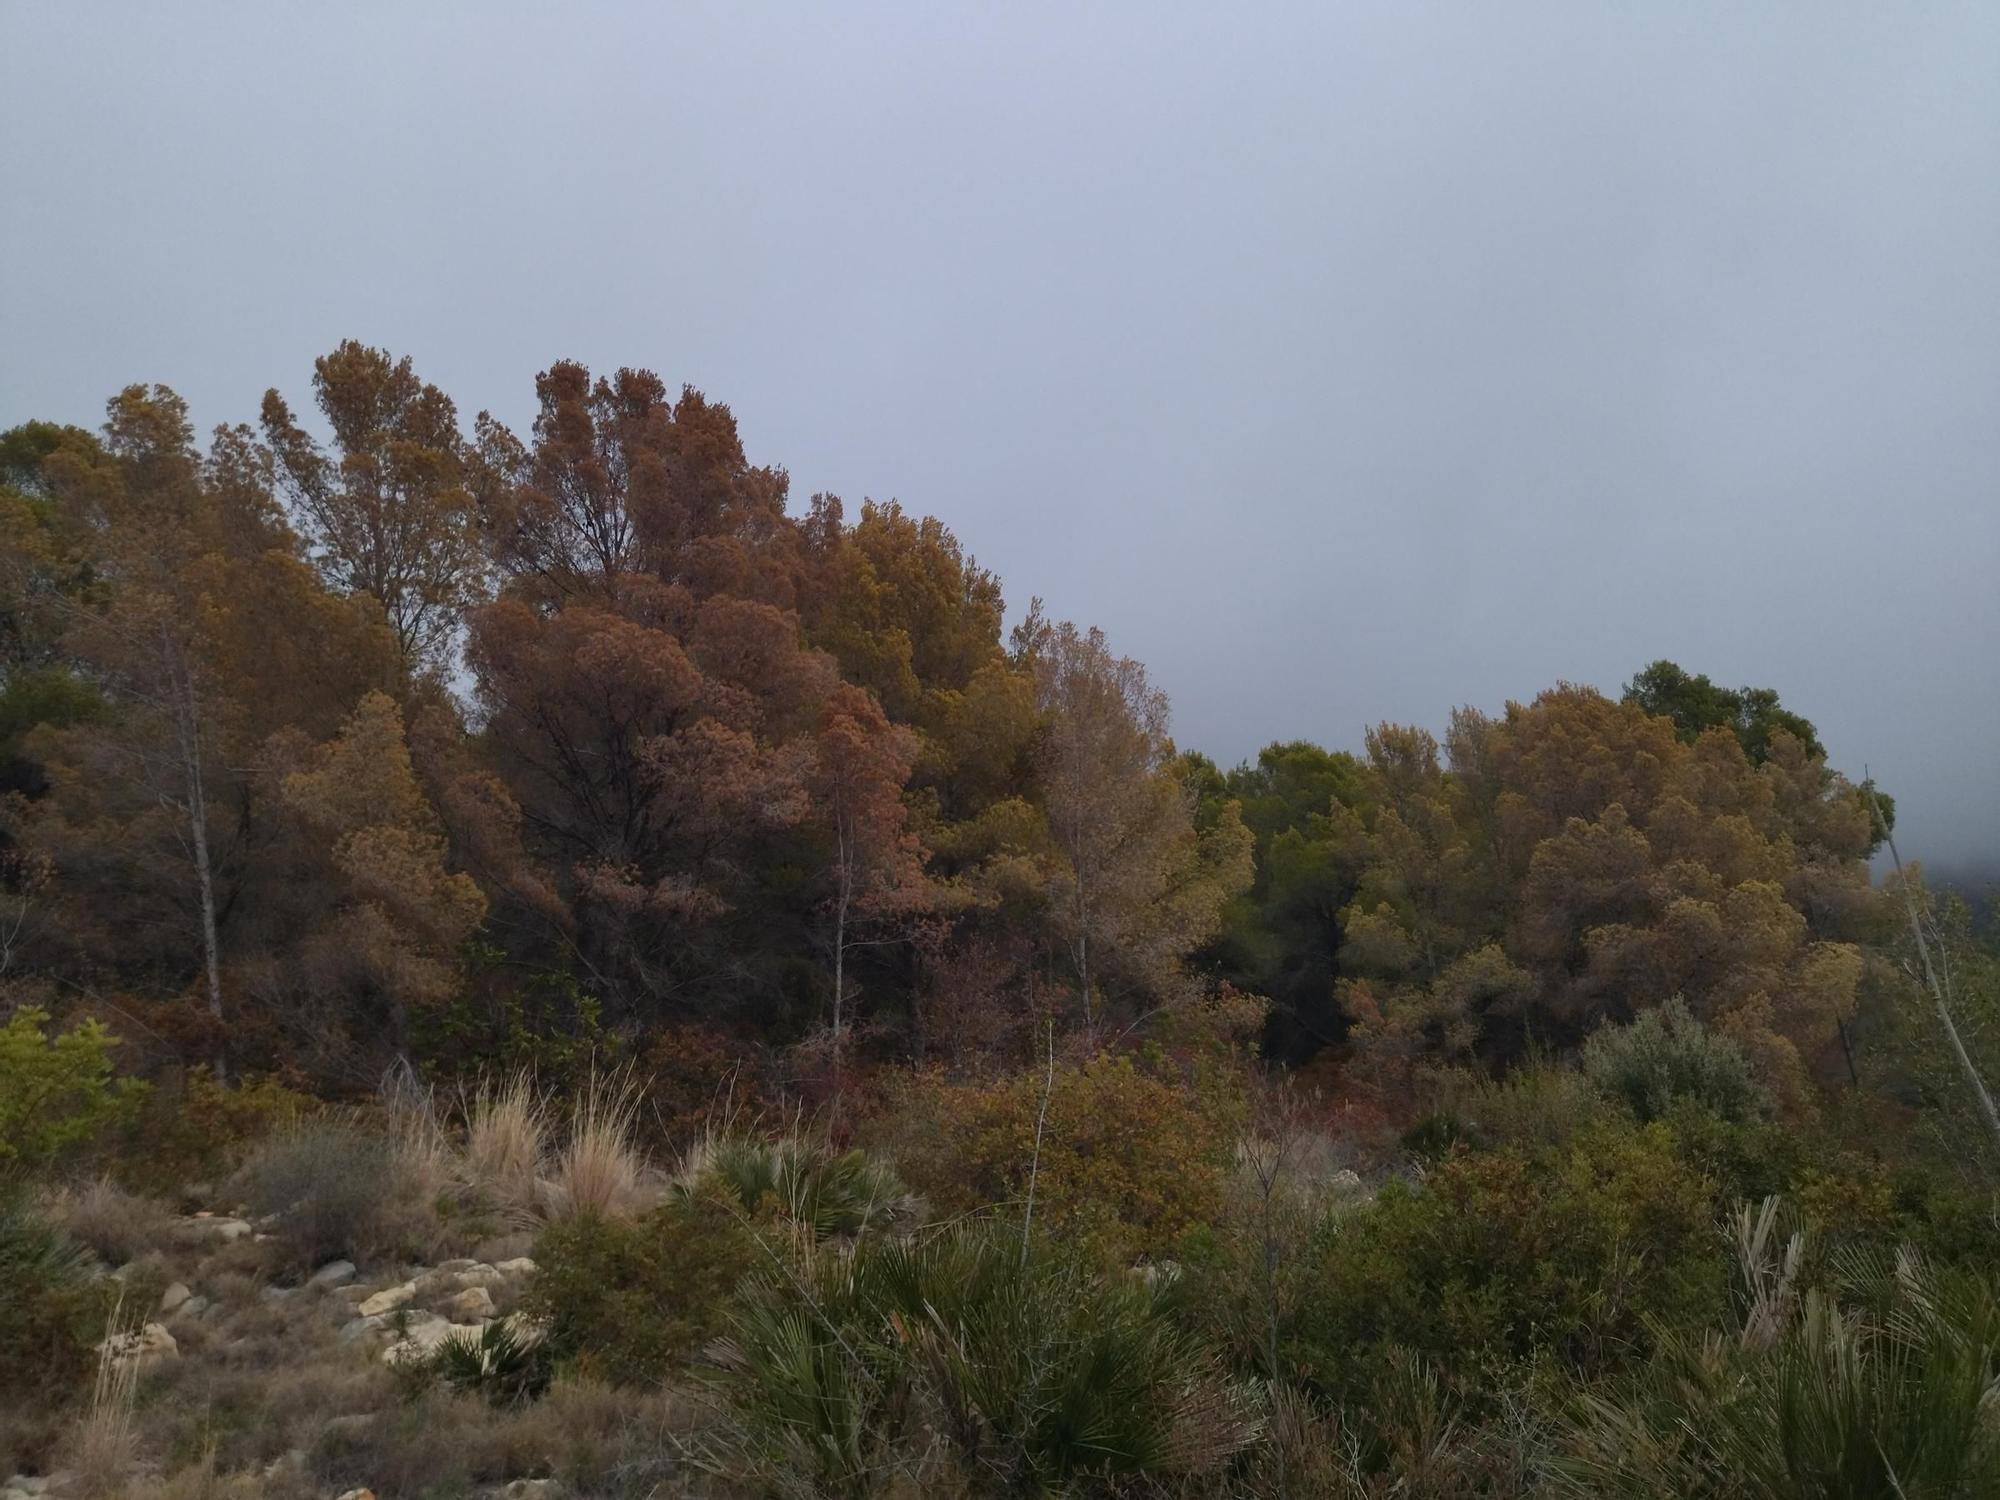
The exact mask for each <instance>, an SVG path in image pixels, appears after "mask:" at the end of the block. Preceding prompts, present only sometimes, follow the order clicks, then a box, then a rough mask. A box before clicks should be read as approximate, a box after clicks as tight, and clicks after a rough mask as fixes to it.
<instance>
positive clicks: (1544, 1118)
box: [1411, 1062, 1615, 1157]
mask: <svg viewBox="0 0 2000 1500" xmlns="http://www.w3.org/2000/svg"><path fill="white" fill-rule="evenodd" d="M1436 1086H1437V1091H1438V1093H1439V1095H1440V1096H1441V1097H1442V1098H1443V1099H1444V1100H1445V1101H1447V1104H1446V1108H1445V1110H1444V1111H1443V1112H1441V1113H1440V1114H1439V1115H1437V1116H1434V1117H1432V1118H1433V1121H1434V1122H1435V1123H1434V1124H1433V1126H1432V1128H1433V1129H1434V1130H1439V1131H1440V1134H1439V1136H1438V1137H1437V1138H1435V1139H1433V1140H1430V1141H1424V1140H1423V1139H1422V1137H1421V1134H1420V1133H1419V1132H1417V1131H1414V1130H1413V1131H1412V1135H1411V1139H1412V1140H1413V1142H1414V1143H1415V1144H1417V1145H1421V1146H1423V1147H1425V1148H1426V1149H1422V1150H1419V1151H1417V1154H1419V1155H1424V1156H1432V1157H1435V1156H1441V1155H1444V1154H1446V1152H1447V1151H1448V1150H1449V1148H1450V1146H1451V1144H1453V1142H1454V1140H1456V1141H1458V1142H1462V1143H1463V1144H1466V1145H1470V1144H1472V1141H1473V1139H1474V1138H1476V1139H1477V1140H1478V1141H1479V1142H1481V1143H1483V1144H1486V1145H1498V1146H1518V1147H1520V1148H1521V1149H1523V1150H1525V1151H1538V1150H1542V1149H1545V1148H1548V1147H1552V1146H1561V1145H1564V1144H1565V1143H1567V1142H1568V1141H1569V1140H1570V1139H1571V1138H1572V1137H1574V1136H1575V1135H1576V1134H1577V1132H1579V1131H1582V1130H1587V1129H1589V1128H1590V1127H1591V1126H1593V1125H1599V1124H1602V1123H1604V1122H1605V1121H1607V1120H1609V1119H1611V1118H1612V1117H1613V1116H1614V1114H1615V1110H1614V1109H1613V1106H1612V1105H1610V1104H1609V1103H1607V1102H1606V1100H1605V1098H1604V1096H1603V1095H1602V1094H1601V1093H1599V1092H1598V1089H1597V1087H1596V1086H1595V1085H1594V1084H1593V1083H1592V1082H1591V1080H1590V1079H1588V1078H1586V1077H1585V1076H1584V1075H1583V1074H1582V1073H1580V1072H1579V1071H1577V1070H1576V1069H1575V1068H1570V1067H1557V1066H1554V1065H1551V1064H1548V1063H1539V1062H1537V1063H1529V1064H1527V1065H1524V1066H1522V1067H1518V1068H1514V1069H1512V1070H1511V1071H1509V1072H1508V1073H1507V1074H1506V1075H1505V1076H1504V1077H1502V1078H1498V1079H1494V1078H1488V1077H1486V1076H1484V1075H1482V1074H1477V1073H1472V1072H1469V1071H1460V1070H1454V1071H1451V1072H1447V1073H1441V1074H1439V1075H1438V1077H1437V1080H1436ZM1446 1121H1449V1122H1450V1125H1446V1124H1445V1123H1444V1122H1446ZM1452 1125H1455V1126H1456V1127H1457V1130H1458V1134H1457V1135H1456V1136H1455V1137H1454V1136H1453V1134H1452V1131H1451V1126H1452ZM1439 1147H1443V1148H1444V1149H1442V1150H1440V1149H1438V1148H1439Z"/></svg>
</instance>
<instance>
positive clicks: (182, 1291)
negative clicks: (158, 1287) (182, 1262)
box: [160, 1281, 194, 1313]
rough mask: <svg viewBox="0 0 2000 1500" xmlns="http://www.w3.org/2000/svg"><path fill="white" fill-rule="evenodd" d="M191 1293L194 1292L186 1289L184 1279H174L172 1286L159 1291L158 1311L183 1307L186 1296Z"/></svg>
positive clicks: (165, 1311) (164, 1311) (190, 1295)
mask: <svg viewBox="0 0 2000 1500" xmlns="http://www.w3.org/2000/svg"><path fill="white" fill-rule="evenodd" d="M193 1295H194V1293H192V1292H190V1291H189V1290H188V1285H187V1283H186V1282H185V1281H176V1282H175V1283H174V1284H173V1285H172V1286H170V1287H168V1288H167V1289H166V1290H165V1291H164V1292H162V1293H160V1311H161V1312H163V1313H170V1312H173V1311H174V1310H175V1309H177V1308H182V1307H185V1306H187V1302H188V1298H190V1297H192V1296H193Z"/></svg>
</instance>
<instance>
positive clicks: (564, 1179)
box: [538, 1073, 650, 1219]
mask: <svg viewBox="0 0 2000 1500" xmlns="http://www.w3.org/2000/svg"><path fill="white" fill-rule="evenodd" d="M639 1103H640V1093H639V1089H638V1086H637V1084H636V1083H635V1082H634V1081H633V1079H632V1077H631V1075H630V1074H627V1073H610V1074H592V1075H591V1077H590V1079H589V1081H588V1082H587V1083H586V1084H585V1085H584V1088H583V1091H582V1093H580V1094H579V1095H578V1096H577V1101H576V1106H575V1109H574V1111H573V1112H572V1114H571V1116H570V1122H569V1138H568V1139H567V1140H566V1141H565V1142H564V1143H563V1147H562V1149H561V1151H559V1152H558V1153H557V1154H556V1157H555V1160H554V1162H553V1164H552V1168H551V1171H550V1175H549V1176H548V1177H547V1178H546V1179H545V1180H544V1181H543V1182H542V1183H541V1184H540V1185H539V1192H538V1196H539V1199H540V1204H541V1210H542V1215H543V1217H544V1218H548V1219H572V1218H581V1217H587V1216H594V1217H597V1218H615V1217H619V1216H622V1215H626V1214H631V1213H635V1212H637V1211H638V1210H640V1209H641V1208H643V1207H645V1205H646V1202H647V1200H648V1198H649V1196H650V1194H649V1187H650V1180H649V1175H650V1174H649V1173H648V1172H647V1169H646V1162H645V1158H644V1157H643V1156H641V1155H640V1153H639V1148H638V1146H637V1145H636V1144H635V1143H634V1140H633V1125H634V1123H635V1122H636V1120H637V1118H638V1113H639Z"/></svg>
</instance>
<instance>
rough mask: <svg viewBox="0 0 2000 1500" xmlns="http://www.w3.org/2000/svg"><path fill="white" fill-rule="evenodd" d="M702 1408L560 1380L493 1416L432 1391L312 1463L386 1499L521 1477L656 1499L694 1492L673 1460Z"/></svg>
mask: <svg viewBox="0 0 2000 1500" xmlns="http://www.w3.org/2000/svg"><path fill="white" fill-rule="evenodd" d="M705 1414H706V1413H705V1408H703V1407H702V1406H701V1405H700V1404H699V1403H697V1402H696V1401H694V1400H693V1399H692V1398H690V1397H688V1396H686V1395H683V1394H679V1393H676V1392H673V1391H670V1390H669V1391H638V1390H624V1389H614V1388H612V1387H610V1386H605V1385H599V1384H597V1383H595V1382H592V1381H588V1380H579V1379H574V1378H566V1379H562V1380H558V1381H557V1382H556V1384H555V1385H554V1386H552V1387H551V1388H550V1390H549V1393H548V1395H547V1396H545V1397H544V1398H543V1399H541V1400H540V1401H537V1402H535V1403H533V1404H532V1405H529V1406H523V1407H515V1408H509V1409H496V1408H493V1407H490V1406H488V1405H487V1404H486V1403H485V1402H483V1401H480V1400H478V1399H477V1398H475V1397H470V1396H460V1395H455V1394H453V1393H451V1392H449V1391H445V1390H439V1389H433V1390H428V1391H425V1392H423V1393H421V1394H420V1395H418V1396H416V1397H415V1398H414V1399H413V1400H410V1401H407V1402H404V1403H402V1404H400V1405H397V1406H395V1407H393V1408H391V1409H389V1410H385V1411H383V1412H382V1413H381V1414H380V1415H378V1416H377V1417H376V1418H375V1419H374V1420H372V1421H370V1422H367V1423H362V1424H347V1425H343V1426H341V1427H340V1428H338V1429H336V1430H332V1431H329V1432H327V1433H326V1434H325V1435H324V1436H323V1437H322V1439H321V1440H320V1441H318V1442H317V1443H315V1444H313V1445H311V1447H310V1454H309V1458H308V1466H309V1468H310V1470H311V1472H312V1474H313V1476H314V1477H315V1478H317V1479H318V1481H319V1482H320V1484H321V1485H322V1486H323V1487H324V1488H325V1489H327V1490H340V1489H343V1488H346V1487H348V1486H360V1485H366V1486H368V1487H370V1488H372V1489H373V1490H374V1491H375V1492H376V1493H377V1494H381V1495H392V1494H394V1495H419V1494H444V1493H456V1492H463V1491H465V1490H468V1489H472V1488H475V1487H484V1486H489V1485H490V1486H498V1485H501V1484H505V1483H507V1482H509V1481H510V1480H514V1479H526V1478H553V1479H555V1480H556V1481H557V1482H558V1484H559V1485H561V1486H562V1489H563V1492H564V1493H566V1494H582V1495H592V1496H600V1497H624V1496H630V1497H633V1500H638V1497H641V1496H647V1497H655V1500H667V1497H670V1496H679V1495H689V1494H712V1493H715V1491H714V1490H713V1488H712V1487H700V1488H691V1487H690V1479H691V1476H690V1475H689V1474H687V1473H686V1472H685V1471H684V1470H683V1468H682V1466H681V1465H680V1463H679V1462H678V1461H677V1459H676V1457H675V1455H676V1454H677V1453H678V1452H679V1451H680V1449H681V1446H682V1444H683V1443H684V1442H685V1440H686V1439H687V1438H688V1436H689V1435H690V1434H691V1433H692V1432H693V1431H694V1430H695V1428H696V1427H697V1426H698V1425H699V1424H700V1423H701V1422H702V1421H703V1420H704V1418H705Z"/></svg>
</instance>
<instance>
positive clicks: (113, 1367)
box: [70, 1302, 139, 1497]
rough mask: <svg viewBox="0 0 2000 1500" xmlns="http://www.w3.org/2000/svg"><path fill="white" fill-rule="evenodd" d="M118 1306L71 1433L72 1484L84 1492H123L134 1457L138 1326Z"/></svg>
mask: <svg viewBox="0 0 2000 1500" xmlns="http://www.w3.org/2000/svg"><path fill="white" fill-rule="evenodd" d="M123 1306H124V1305H123V1303H122V1302H121V1303H120V1304H119V1305H118V1306H117V1307H116V1308H114V1309H113V1310H112V1314H111V1323H110V1328H109V1329H108V1330H107V1333H106V1337H105V1339H104V1342H103V1343H102V1344H101V1345H100V1346H99V1347H98V1352H97V1379H96V1382H95V1383H94V1384H93V1385H92V1387H91V1392H90V1405H89V1406H88V1407H87V1408H85V1410H84V1413H83V1415H82V1416H81V1417H80V1418H78V1420H77V1424H76V1428H75V1430H74V1431H73V1432H72V1434H71V1437H70V1467H71V1468H72V1469H73V1470H74V1471H75V1474H76V1479H75V1486H76V1489H77V1491H78V1492H79V1493H80V1494H82V1495H84V1496H87V1497H97V1496H105V1497H109V1496H113V1495H122V1494H124V1493H125V1490H126V1485H127V1482H128V1481H129V1479H130V1477H131V1473H132V1466H133V1463H134V1462H135V1460H136V1459H137V1457H138V1431H137V1427H136V1425H135V1424H134V1422H133V1417H132V1409H133V1406H134V1405H135V1403H136V1401H137V1397H138V1390H139V1357H138V1355H137V1353H136V1352H133V1350H132V1348H131V1345H132V1343H133V1341H134V1336H135V1335H136V1333H137V1331H138V1326H139V1325H138V1324H137V1323H136V1322H132V1323H128V1322H127V1321H126V1320H125V1319H124V1318H123V1316H122V1314H123Z"/></svg>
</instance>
